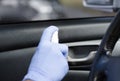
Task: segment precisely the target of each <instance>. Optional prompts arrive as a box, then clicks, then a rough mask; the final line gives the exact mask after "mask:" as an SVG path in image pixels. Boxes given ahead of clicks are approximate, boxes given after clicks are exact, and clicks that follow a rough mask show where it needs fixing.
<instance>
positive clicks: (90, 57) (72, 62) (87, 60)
mask: <svg viewBox="0 0 120 81" xmlns="http://www.w3.org/2000/svg"><path fill="white" fill-rule="evenodd" d="M95 54H96V51H91V52H90V53H89V55H88V56H87V57H84V58H79V59H74V58H71V57H70V56H68V62H69V64H70V65H75V66H76V65H79V64H80V65H88V64H90V63H92V61H93V59H94V57H95Z"/></svg>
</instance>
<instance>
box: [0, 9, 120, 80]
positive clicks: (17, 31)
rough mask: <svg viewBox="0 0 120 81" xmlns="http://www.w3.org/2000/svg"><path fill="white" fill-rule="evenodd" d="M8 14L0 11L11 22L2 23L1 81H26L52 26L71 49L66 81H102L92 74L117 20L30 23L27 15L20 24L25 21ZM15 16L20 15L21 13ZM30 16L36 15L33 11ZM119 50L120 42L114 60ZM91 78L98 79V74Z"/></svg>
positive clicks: (85, 19)
mask: <svg viewBox="0 0 120 81" xmlns="http://www.w3.org/2000/svg"><path fill="white" fill-rule="evenodd" d="M7 8H8V7H7ZM12 9H13V8H12ZM8 10H10V9H8ZM8 10H7V9H4V8H2V7H1V8H0V13H1V12H4V13H6V14H4V13H1V14H0V15H2V17H3V15H4V16H5V17H7V19H6V18H3V22H2V21H1V23H0V41H1V42H0V81H22V79H23V77H24V76H25V74H26V73H27V69H28V67H29V64H30V61H31V58H32V56H33V54H34V52H35V50H36V47H37V45H38V43H39V41H40V37H41V35H42V32H43V30H44V29H45V28H47V27H48V26H51V25H55V26H57V27H58V28H59V29H60V30H59V42H60V43H63V44H67V45H68V47H69V54H68V63H69V72H68V74H67V75H66V76H65V77H64V79H63V80H62V81H88V79H90V81H100V80H98V79H97V80H93V79H91V78H89V76H91V75H90V74H89V73H90V71H91V68H93V67H92V63H93V61H94V59H95V57H96V55H97V50H98V48H99V46H101V41H102V38H103V37H104V35H105V33H106V31H107V29H108V27H109V26H111V22H112V21H113V19H114V17H113V16H111V17H107V16H103V17H89V18H69V19H58V20H57V19H56V20H42V21H41V20H37V21H27V20H29V19H30V18H31V16H33V15H31V16H29V17H27V16H25V15H24V14H25V13H24V14H20V15H21V16H18V17H19V18H20V21H21V20H22V22H20V21H19V22H18V21H17V19H18V20H19V18H18V17H13V16H10V15H13V14H12V13H11V14H9V15H8ZM14 10H18V9H13V12H14ZM10 11H11V10H10ZM15 12H17V13H18V11H15ZM30 12H33V11H31V10H30ZM26 13H27V11H26ZM33 13H36V11H34V12H33ZM14 14H15V13H14ZM6 15H7V16H6ZM9 16H10V17H9ZM14 16H15V15H14ZM24 16H25V17H26V18H25V17H24ZM12 17H13V18H16V19H13V20H14V21H17V22H12V23H11V19H12ZM4 19H5V21H4ZM8 19H10V20H8ZM24 20H25V21H24ZM6 21H7V22H6ZM112 24H113V23H112ZM117 25H118V23H117ZM112 26H113V25H112ZM115 35H116V34H115ZM115 43H116V42H114V45H115ZM110 45H111V43H110ZM119 48H120V41H118V42H117V43H116V45H115V48H112V49H113V53H112V56H117V57H119V56H120V50H119ZM99 49H100V48H99ZM117 62H118V61H117ZM94 64H95V63H94ZM49 65H50V64H49ZM92 72H94V70H92ZM91 74H93V76H94V73H91ZM93 76H91V77H93ZM101 81H106V80H101ZM109 81H111V80H109ZM114 81H119V80H114Z"/></svg>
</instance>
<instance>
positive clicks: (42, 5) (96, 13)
mask: <svg viewBox="0 0 120 81" xmlns="http://www.w3.org/2000/svg"><path fill="white" fill-rule="evenodd" d="M0 6H1V7H0V21H1V22H12V21H36V20H53V19H69V18H87V17H102V16H114V15H115V13H114V12H107V11H100V10H97V9H92V8H87V7H84V6H83V0H0Z"/></svg>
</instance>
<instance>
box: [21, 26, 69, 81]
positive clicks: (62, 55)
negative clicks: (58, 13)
mask: <svg viewBox="0 0 120 81" xmlns="http://www.w3.org/2000/svg"><path fill="white" fill-rule="evenodd" d="M55 32H56V34H54V33H55ZM57 32H58V28H57V27H55V26H50V27H48V28H47V29H45V31H44V32H43V35H42V38H41V42H40V43H39V45H38V47H37V50H36V52H35V54H34V56H33V58H32V60H31V64H30V66H29V70H28V73H27V75H26V76H25V77H24V80H26V79H30V80H33V81H60V80H62V79H63V77H64V76H65V75H66V73H67V72H68V69H69V68H68V62H67V59H66V57H67V54H68V47H67V46H66V45H63V44H59V43H58V37H57ZM53 34H54V35H53ZM52 37H53V38H52ZM24 80H23V81H24Z"/></svg>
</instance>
